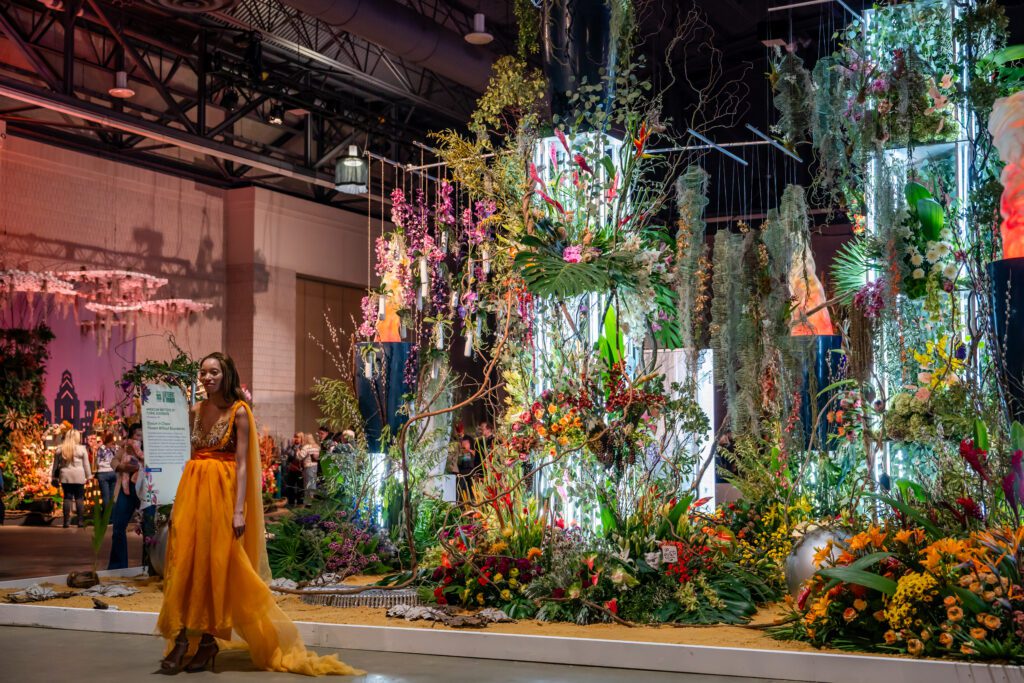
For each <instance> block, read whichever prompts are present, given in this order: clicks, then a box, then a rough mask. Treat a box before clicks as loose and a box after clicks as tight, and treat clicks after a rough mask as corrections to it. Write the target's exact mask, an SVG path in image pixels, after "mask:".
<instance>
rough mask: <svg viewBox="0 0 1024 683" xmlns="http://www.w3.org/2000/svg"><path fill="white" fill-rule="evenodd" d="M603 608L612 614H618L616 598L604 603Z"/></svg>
mask: <svg viewBox="0 0 1024 683" xmlns="http://www.w3.org/2000/svg"><path fill="white" fill-rule="evenodd" d="M604 608H605V609H606V610H608V611H609V612H611V613H612V614H618V613H619V600H618V598H612V599H611V600H609V601H608V602H606V603H604Z"/></svg>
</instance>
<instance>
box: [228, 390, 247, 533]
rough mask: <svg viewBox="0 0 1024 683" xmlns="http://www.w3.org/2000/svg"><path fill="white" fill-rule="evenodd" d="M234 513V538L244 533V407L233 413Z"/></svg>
mask: <svg viewBox="0 0 1024 683" xmlns="http://www.w3.org/2000/svg"><path fill="white" fill-rule="evenodd" d="M235 435H236V442H237V445H236V446H235V479H236V488H237V491H236V494H235V513H234V515H233V516H232V521H231V524H232V526H233V527H234V529H235V538H241V537H242V534H244V533H245V482H246V478H247V476H248V468H249V415H248V414H247V413H246V410H245V407H244V406H239V407H238V410H236V411H235Z"/></svg>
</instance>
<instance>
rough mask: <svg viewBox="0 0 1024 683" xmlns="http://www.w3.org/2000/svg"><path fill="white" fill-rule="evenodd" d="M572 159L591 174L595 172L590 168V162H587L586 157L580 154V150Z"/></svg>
mask: <svg viewBox="0 0 1024 683" xmlns="http://www.w3.org/2000/svg"><path fill="white" fill-rule="evenodd" d="M572 160H573V161H575V162H576V165H577V166H579V167H580V168H582V169H583V170H584V171H586V172H587V173H589V174H591V175H593V174H594V171H593V170H592V169H591V168H590V164H588V163H587V160H586V158H585V157H584V156H583V155H582V154H580V153H579V152H577V153H576V154H574V155H573V156H572Z"/></svg>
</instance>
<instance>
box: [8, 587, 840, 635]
mask: <svg viewBox="0 0 1024 683" xmlns="http://www.w3.org/2000/svg"><path fill="white" fill-rule="evenodd" d="M376 578H377V577H361V576H353V577H350V578H349V579H347V580H346V583H352V584H366V583H371V582H372V581H373V580H375V579H376ZM120 582H123V583H126V584H129V585H133V586H136V587H137V588H139V592H138V593H136V594H135V595H132V596H129V597H125V598H109V599H106V598H105V599H104V600H105V601H106V602H108V603H109V604H111V605H115V606H117V608H118V609H120V610H126V611H135V612H159V611H160V602H161V600H162V599H163V594H162V593H161V591H160V580H159V579H156V578H146V579H134V580H121V581H120ZM52 587H53V589H54V590H56V591H62V590H70V589H68V588H67V587H66V586H52ZM14 592H16V591H15V590H9V589H8V590H0V599H2V598H3V596H6V595H8V594H10V593H14ZM30 604H34V605H50V606H58V607H81V608H92V607H93V603H92V599H91V598H88V597H83V596H75V597H70V598H63V599H55V600H45V601H42V602H36V603H30ZM278 604H280V605H281V608H282V609H283V610H284V611H285V613H287V614H288V616H289V617H291V618H292V619H293V620H295V621H312V622H319V623H326V624H353V625H363V626H392V627H403V628H434V629H447V628H448V627H446V626H442V625H439V624H435V623H433V622H422V621H418V622H407V621H404V620H399V619H388V618H387V617H386V616H385V610H384V608H370V607H324V606H320V605H308V604H306V603H304V602H302V601H301V600H300V599H299V598H298V597H297V596H280V597H278ZM781 614H782V609H781V607H779V606H769V607H767V608H764V609H762V610H761V611H759V612H758V614H757V615H756V616H755V618H754V620H753V622H752V623H753V624H769V623H772V622H774V621H775V620H776V619H777V618H778V617H779V616H780V615H781ZM486 631H487V632H488V633H513V634H518V635H537V636H557V637H566V638H592V639H602V640H626V641H640V642H652V643H668V644H681V645H713V646H719V647H734V648H750V649H761V650H789V651H796V652H815V651H820V650H816V649H815V648H813V647H811V646H810V645H808V644H807V643H802V642H796V641H778V640H774V639H772V638H770V637H769V636H767V635H766V634H765V633H764V632H762V631H759V630H756V629H751V628H743V627H737V626H680V627H675V626H637V627H634V628H629V627H626V626H620V625H617V624H593V625H590V626H580V625H578V624H570V623H552V622H542V621H534V620H523V621H519V622H517V623H514V624H493V625H491V626H488V627H487V629H486Z"/></svg>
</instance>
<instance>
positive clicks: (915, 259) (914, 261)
mask: <svg viewBox="0 0 1024 683" xmlns="http://www.w3.org/2000/svg"><path fill="white" fill-rule="evenodd" d="M910 263H911V265H914V266H919V265H921V264H922V263H924V257H923V256H921V254H920V253H918V252H915V253H914V255H913V256H911V257H910Z"/></svg>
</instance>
